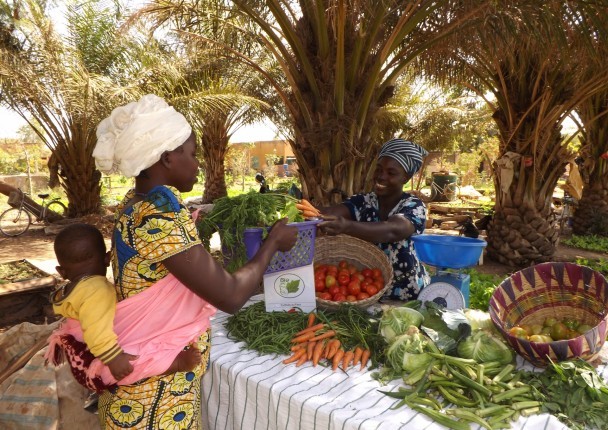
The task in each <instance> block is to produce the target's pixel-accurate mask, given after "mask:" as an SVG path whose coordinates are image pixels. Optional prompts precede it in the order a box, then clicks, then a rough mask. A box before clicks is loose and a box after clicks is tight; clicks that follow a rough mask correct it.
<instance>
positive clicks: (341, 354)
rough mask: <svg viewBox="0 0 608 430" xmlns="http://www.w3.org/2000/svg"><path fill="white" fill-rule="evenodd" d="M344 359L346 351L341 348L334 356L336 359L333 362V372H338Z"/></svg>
mask: <svg viewBox="0 0 608 430" xmlns="http://www.w3.org/2000/svg"><path fill="white" fill-rule="evenodd" d="M343 357H344V350H343V349H342V348H340V349H338V350H337V351H336V353H335V354H334V358H333V360H332V362H331V370H336V369H337V368H338V365H339V364H340V363H341V362H342V358H343Z"/></svg>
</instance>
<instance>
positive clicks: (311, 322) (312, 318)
mask: <svg viewBox="0 0 608 430" xmlns="http://www.w3.org/2000/svg"><path fill="white" fill-rule="evenodd" d="M315 318H316V315H315V314H314V313H313V312H311V313H309V314H308V323H307V324H306V327H307V328H311V327H312V326H313V325H314V324H315Z"/></svg>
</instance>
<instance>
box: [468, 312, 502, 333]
mask: <svg viewBox="0 0 608 430" xmlns="http://www.w3.org/2000/svg"><path fill="white" fill-rule="evenodd" d="M464 316H465V317H467V320H468V321H469V324H471V330H473V331H475V330H478V329H485V330H492V331H494V330H495V328H494V323H493V322H492V318H490V314H489V313H488V312H484V311H480V310H479V309H465V310H464Z"/></svg>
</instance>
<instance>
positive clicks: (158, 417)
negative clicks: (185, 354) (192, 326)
mask: <svg viewBox="0 0 608 430" xmlns="http://www.w3.org/2000/svg"><path fill="white" fill-rule="evenodd" d="M134 196H135V191H134V190H131V191H129V192H128V193H127V194H126V196H125V198H124V200H123V201H122V203H121V204H120V205H119V207H118V208H117V214H120V215H119V218H118V219H117V221H116V226H115V229H114V233H113V234H114V238H113V243H114V245H113V248H114V249H113V250H114V253H113V261H112V269H113V271H114V281H115V288H116V295H117V298H118V300H119V301H120V300H124V299H126V298H127V297H130V296H132V295H134V294H137V293H139V292H141V291H143V290H144V289H146V288H148V287H150V286H151V285H153V284H154V283H155V282H156V281H158V280H160V279H162V278H163V277H164V276H166V275H167V274H168V273H169V272H168V271H167V269H166V268H165V267H164V266H163V264H162V261H163V260H164V259H165V258H167V257H170V256H172V255H175V254H177V253H180V252H183V251H184V250H186V249H188V248H190V247H192V246H195V245H198V244H200V240H199V238H198V236H197V233H196V228H195V226H194V222H193V221H192V219H191V217H190V212H189V211H188V209H187V208H186V207H185V206H184V205H183V202H182V200H181V196H180V194H179V192H178V191H177V190H176V189H175V188H173V187H169V186H159V187H155V188H154V189H152V190H151V191H150V192H149V193H148V194H147V195H146V196H145V198H144V200H143V201H141V202H138V203H136V204H134V205H133V206H131V207H129V208H127V209H126V210H124V212H123V209H124V207H125V204H126V203H127V202H128V201H129V200H131V199H132V198H133V197H134ZM167 312H171V309H167ZM210 340H211V334H210V331H207V332H206V333H204V334H203V335H202V336H201V337H200V338H199V341H198V348H199V349H200V350H201V352H202V363H201V365H200V366H198V367H196V368H195V369H194V370H193V371H191V372H177V373H173V374H169V375H164V376H155V377H151V378H146V379H143V380H141V381H139V382H137V383H135V384H133V385H123V386H119V387H118V388H117V389H115V390H112V391H105V392H104V393H103V394H102V395H101V396H100V398H99V421H100V424H101V428H103V429H125V428H134V429H166V430H178V429H200V428H202V424H201V416H200V401H201V394H200V381H201V377H202V375H203V373H204V371H205V370H206V369H207V366H208V364H209V353H210V349H211V348H210V346H211V345H210Z"/></svg>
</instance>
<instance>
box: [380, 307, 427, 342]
mask: <svg viewBox="0 0 608 430" xmlns="http://www.w3.org/2000/svg"><path fill="white" fill-rule="evenodd" d="M423 321H424V316H422V314H421V313H420V312H418V311H417V310H415V309H412V308H408V307H404V306H400V307H393V308H390V309H388V310H386V311H384V313H383V314H382V318H380V334H381V335H382V336H383V337H384V339H386V341H387V342H388V343H390V342H392V341H393V339H395V337H397V336H399V335H402V334H403V333H405V332H406V331H407V329H408V327H409V326H415V327H419V326H420V324H422V322H423Z"/></svg>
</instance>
